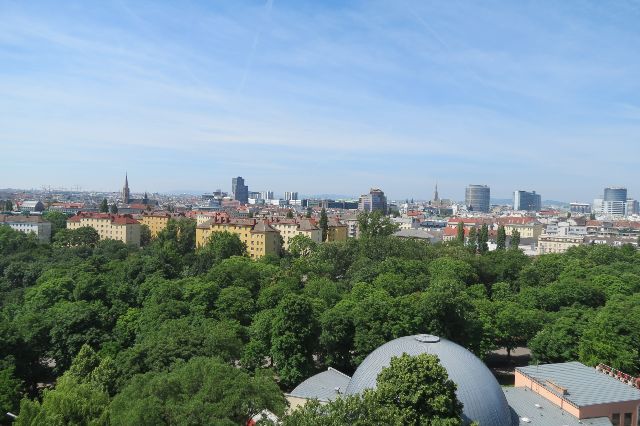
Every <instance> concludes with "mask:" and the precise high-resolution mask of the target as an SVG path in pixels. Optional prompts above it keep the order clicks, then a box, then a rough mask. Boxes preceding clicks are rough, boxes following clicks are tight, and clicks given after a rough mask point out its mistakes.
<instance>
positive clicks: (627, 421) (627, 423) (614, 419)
mask: <svg viewBox="0 0 640 426" xmlns="http://www.w3.org/2000/svg"><path fill="white" fill-rule="evenodd" d="M631 417H632V415H631V413H624V423H623V424H622V425H621V424H620V413H613V414H612V415H611V424H613V426H631ZM638 425H639V426H640V418H639V419H638Z"/></svg>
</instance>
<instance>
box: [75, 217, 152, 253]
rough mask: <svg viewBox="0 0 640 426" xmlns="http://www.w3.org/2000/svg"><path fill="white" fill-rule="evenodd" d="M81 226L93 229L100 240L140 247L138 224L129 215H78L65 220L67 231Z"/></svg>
mask: <svg viewBox="0 0 640 426" xmlns="http://www.w3.org/2000/svg"><path fill="white" fill-rule="evenodd" d="M83 226H89V227H91V228H93V229H95V230H96V231H97V232H98V235H99V236H100V239H101V240H118V241H122V242H123V243H125V244H129V245H134V246H136V247H140V222H138V221H137V220H135V219H134V218H132V217H131V216H130V215H119V214H108V213H78V214H77V215H75V216H72V217H70V218H69V219H68V220H67V228H69V229H78V228H81V227H83Z"/></svg>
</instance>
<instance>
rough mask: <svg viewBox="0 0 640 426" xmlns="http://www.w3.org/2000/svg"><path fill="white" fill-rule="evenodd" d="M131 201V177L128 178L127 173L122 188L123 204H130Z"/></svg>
mask: <svg viewBox="0 0 640 426" xmlns="http://www.w3.org/2000/svg"><path fill="white" fill-rule="evenodd" d="M130 199H131V194H130V192H129V176H127V173H125V174H124V186H123V187H122V202H123V203H125V204H129V200H130Z"/></svg>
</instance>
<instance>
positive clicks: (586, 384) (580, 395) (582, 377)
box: [516, 362, 640, 407]
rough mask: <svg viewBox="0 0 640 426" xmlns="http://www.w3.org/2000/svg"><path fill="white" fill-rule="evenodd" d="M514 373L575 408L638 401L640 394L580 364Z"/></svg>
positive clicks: (549, 365)
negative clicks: (523, 376) (562, 392)
mask: <svg viewBox="0 0 640 426" xmlns="http://www.w3.org/2000/svg"><path fill="white" fill-rule="evenodd" d="M516 370H517V371H519V372H520V373H522V374H524V375H525V376H528V377H530V378H532V379H533V380H535V381H536V382H538V383H539V384H541V385H542V386H544V387H545V388H546V389H547V390H549V391H551V392H553V393H554V394H556V395H558V396H560V397H562V398H564V399H565V400H567V401H569V402H570V403H573V404H574V405H576V406H577V407H585V406H590V405H598V404H610V403H615V402H624V401H640V390H638V389H636V388H634V387H632V386H629V385H628V384H626V383H623V382H621V381H619V380H617V379H615V378H613V377H610V376H609V375H607V374H604V373H601V372H599V371H596V369H595V368H591V367H587V366H586V365H584V364H581V363H579V362H565V363H560V364H545V365H537V366H536V365H530V366H528V367H518V368H516ZM547 381H550V382H552V383H553V384H555V385H556V386H559V387H562V388H565V389H566V390H567V393H566V394H565V395H560V394H559V393H558V391H557V390H556V389H554V387H553V386H550V385H548V384H547Z"/></svg>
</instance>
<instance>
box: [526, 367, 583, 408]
mask: <svg viewBox="0 0 640 426" xmlns="http://www.w3.org/2000/svg"><path fill="white" fill-rule="evenodd" d="M515 379H516V380H515V387H517V388H519V387H524V388H529V389H531V390H532V391H533V392H535V393H537V394H538V395H540V396H542V397H543V398H544V399H546V400H547V401H549V402H551V403H552V404H555V405H557V406H558V407H560V408H562V409H563V410H565V411H566V412H568V413H569V414H571V415H572V416H574V417H577V418H580V409H579V408H578V407H576V406H574V405H571V404H570V403H568V402H567V401H565V400H564V399H562V398H561V397H559V396H558V395H556V394H554V393H553V392H551V391H550V390H548V389H547V388H545V387H544V386H540V385H539V384H538V383H536V382H534V381H533V380H531V379H530V378H528V377H526V376H525V375H524V374H522V373H521V372H519V371H518V370H516V374H515Z"/></svg>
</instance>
